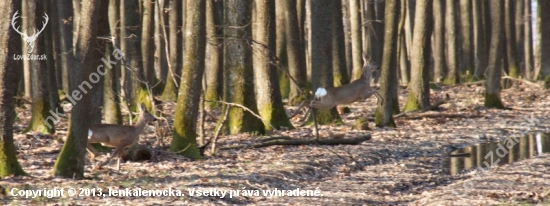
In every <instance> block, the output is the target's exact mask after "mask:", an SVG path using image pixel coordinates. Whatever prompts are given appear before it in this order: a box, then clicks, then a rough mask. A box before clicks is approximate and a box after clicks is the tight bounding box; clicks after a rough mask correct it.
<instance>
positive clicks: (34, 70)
mask: <svg viewBox="0 0 550 206" xmlns="http://www.w3.org/2000/svg"><path fill="white" fill-rule="evenodd" d="M37 3H38V4H39V5H37ZM41 4H42V1H40V2H36V1H34V0H28V1H27V6H28V14H31V13H32V14H33V15H29V16H28V17H27V18H28V19H27V22H28V25H29V28H32V30H31V29H29V30H28V31H36V30H35V29H39V30H40V29H41V28H42V26H43V24H42V23H41V22H43V21H45V20H44V19H43V18H42V16H44V14H41V12H38V11H37V10H40V9H36V8H37V7H40V8H41V7H42V6H43V5H41ZM37 14H38V15H37ZM44 37H45V35H40V36H38V40H37V41H36V42H35V45H34V48H29V49H32V55H36V56H39V55H42V54H44V53H46V52H45V51H46V48H45V44H44V41H45V40H46V38H44ZM50 58H51V56H50ZM30 66H31V79H32V91H31V97H32V111H31V115H32V117H31V120H30V121H29V125H28V126H27V128H26V129H25V130H23V133H27V132H29V131H34V132H40V133H44V134H53V133H55V123H57V120H56V119H55V117H52V118H51V121H49V119H47V118H48V116H50V113H49V111H50V110H51V109H52V107H51V103H50V97H49V91H48V87H47V81H48V80H47V78H48V70H47V68H46V62H45V60H31V62H30ZM50 117H51V116H50Z"/></svg>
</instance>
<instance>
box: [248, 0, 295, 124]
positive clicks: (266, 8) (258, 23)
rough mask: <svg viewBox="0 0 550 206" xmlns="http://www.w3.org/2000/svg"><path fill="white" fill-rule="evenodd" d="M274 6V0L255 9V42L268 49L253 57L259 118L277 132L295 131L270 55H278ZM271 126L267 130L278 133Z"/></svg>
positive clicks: (261, 0)
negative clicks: (290, 129) (283, 129)
mask: <svg viewBox="0 0 550 206" xmlns="http://www.w3.org/2000/svg"><path fill="white" fill-rule="evenodd" d="M274 6H275V4H274V1H272V0H256V1H254V8H253V9H252V15H253V22H252V25H253V28H252V35H253V36H252V38H253V39H254V40H255V42H257V43H259V44H261V45H264V46H265V47H264V46H260V47H259V48H255V49H254V50H253V54H252V56H253V62H254V88H255V91H256V102H257V105H258V111H259V113H260V116H261V117H262V119H263V120H264V121H266V122H268V123H269V124H270V125H272V126H274V127H276V129H280V128H281V127H286V128H293V126H292V124H291V123H290V121H289V120H288V117H287V116H286V111H285V108H284V107H283V101H282V99H281V93H280V91H279V89H278V88H279V85H278V84H279V82H278V79H277V68H276V67H275V66H274V65H272V64H271V56H270V54H273V53H274V52H275V51H274V46H275V10H274ZM285 13H286V12H285ZM287 45H288V44H287ZM270 125H266V124H264V127H265V129H266V130H273V129H275V128H271V126H270Z"/></svg>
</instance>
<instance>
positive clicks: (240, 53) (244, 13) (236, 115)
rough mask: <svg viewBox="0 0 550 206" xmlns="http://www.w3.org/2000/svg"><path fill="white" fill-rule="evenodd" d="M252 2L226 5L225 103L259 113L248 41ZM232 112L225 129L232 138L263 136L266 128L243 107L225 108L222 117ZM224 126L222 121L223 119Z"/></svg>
mask: <svg viewBox="0 0 550 206" xmlns="http://www.w3.org/2000/svg"><path fill="white" fill-rule="evenodd" d="M251 5H253V2H252V1H251V0H227V1H224V4H223V6H224V22H226V27H225V28H224V35H225V36H227V37H226V38H225V39H224V61H223V64H224V80H225V87H224V98H223V99H224V100H225V101H226V102H231V103H236V104H240V105H243V106H245V107H248V108H249V109H251V110H252V111H253V112H254V113H258V109H257V107H256V98H255V94H254V80H253V68H252V56H251V55H252V51H251V47H250V46H249V45H248V41H245V39H244V38H250V36H248V35H249V34H250V31H251V30H250V26H247V25H249V24H250V14H251V13H250V9H251V8H252V7H251ZM226 109H229V115H228V118H227V121H226V123H225V125H224V127H225V128H227V129H228V130H229V133H230V134H236V133H241V132H249V133H260V134H261V133H264V132H265V130H264V125H263V124H262V122H261V121H258V119H257V118H256V117H254V116H253V115H252V114H250V113H249V112H247V111H245V110H244V109H242V108H240V107H229V106H227V105H224V107H223V109H222V114H223V113H225V110H226ZM220 122H221V119H220Z"/></svg>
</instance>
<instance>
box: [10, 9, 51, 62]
mask: <svg viewBox="0 0 550 206" xmlns="http://www.w3.org/2000/svg"><path fill="white" fill-rule="evenodd" d="M18 12H19V11H16V12H15V14H13V17H12V18H11V26H12V27H13V29H15V31H17V33H19V34H20V35H21V36H22V37H23V40H24V41H25V42H27V53H29V54H30V53H32V51H33V50H34V41H36V38H37V37H38V35H39V34H40V33H42V31H44V28H46V24H48V20H49V19H50V18H49V17H48V15H47V14H46V13H44V16H43V17H44V19H45V21H43V22H42V29H40V30H37V29H35V30H34V33H33V34H32V35H30V36H29V35H27V30H26V29H25V31H24V32H21V31H19V26H18V27H17V28H16V27H15V20H16V19H17V18H19V16H17V14H18Z"/></svg>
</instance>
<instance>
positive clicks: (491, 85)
mask: <svg viewBox="0 0 550 206" xmlns="http://www.w3.org/2000/svg"><path fill="white" fill-rule="evenodd" d="M503 9H504V7H503V5H502V1H501V0H491V19H492V22H491V25H492V28H491V32H492V35H491V50H490V54H489V67H488V70H487V82H486V89H485V90H486V91H485V103H484V105H485V107H488V108H498V109H504V105H503V104H502V101H501V100H500V90H501V88H500V76H501V70H502V55H503V54H502V52H501V49H502V42H501V41H504V39H503V38H502V34H503V32H504V31H503V28H502V27H503V20H504V18H503V12H504V11H503Z"/></svg>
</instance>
